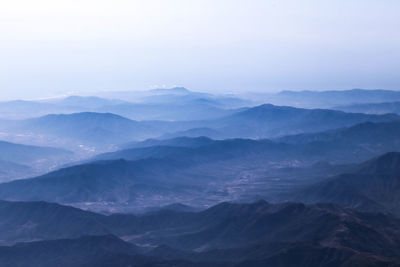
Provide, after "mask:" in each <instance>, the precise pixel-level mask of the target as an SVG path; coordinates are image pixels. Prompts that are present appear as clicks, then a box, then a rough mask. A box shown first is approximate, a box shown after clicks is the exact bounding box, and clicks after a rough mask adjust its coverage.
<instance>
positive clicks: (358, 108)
mask: <svg viewBox="0 0 400 267" xmlns="http://www.w3.org/2000/svg"><path fill="white" fill-rule="evenodd" d="M334 108H335V109H337V110H342V111H345V112H362V113H367V114H386V113H396V114H400V101H396V102H384V103H364V104H353V105H347V106H337V107H334Z"/></svg>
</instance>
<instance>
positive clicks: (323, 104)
mask: <svg viewBox="0 0 400 267" xmlns="http://www.w3.org/2000/svg"><path fill="white" fill-rule="evenodd" d="M267 99H268V101H269V102H270V103H274V104H276V105H289V106H295V107H303V108H332V107H335V106H343V105H351V104H361V103H382V102H391V101H399V100H400V92H399V91H391V90H365V89H352V90H335V91H330V90H327V91H282V92H279V93H277V94H275V95H272V96H267Z"/></svg>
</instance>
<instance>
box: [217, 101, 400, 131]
mask: <svg viewBox="0 0 400 267" xmlns="http://www.w3.org/2000/svg"><path fill="white" fill-rule="evenodd" d="M399 118H400V117H399V116H396V115H393V114H387V115H366V114H361V113H345V112H341V111H335V110H327V109H300V108H293V107H287V106H274V105H270V104H265V105H261V106H257V107H254V108H250V109H248V110H245V111H242V112H239V113H236V114H234V115H232V116H229V117H226V118H223V119H221V120H219V121H218V123H217V125H219V126H218V127H216V129H217V130H219V132H222V133H224V135H225V137H241V138H270V137H276V136H283V135H289V134H298V133H306V132H320V131H325V130H330V129H336V128H341V127H348V126H352V125H354V124H358V123H362V122H367V121H370V122H388V121H394V120H397V121H398V120H399Z"/></svg>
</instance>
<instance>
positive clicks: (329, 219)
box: [0, 201, 400, 267]
mask: <svg viewBox="0 0 400 267" xmlns="http://www.w3.org/2000/svg"><path fill="white" fill-rule="evenodd" d="M4 205H6V206H10V207H9V209H11V206H14V209H15V208H17V209H18V210H19V212H20V213H21V214H20V215H19V216H15V213H11V217H10V218H7V216H5V217H0V218H2V220H5V219H6V220H8V222H9V224H4V223H2V224H0V232H2V233H4V232H6V233H10V232H9V231H8V232H7V227H9V226H8V225H13V227H16V228H17V227H21V226H23V229H25V231H28V230H29V229H30V230H31V236H28V238H31V239H34V238H38V237H39V236H38V233H40V232H38V231H37V229H41V230H42V231H44V232H46V233H47V234H51V235H50V236H48V238H49V239H52V240H50V241H39V242H33V243H19V244H16V245H13V246H8V247H5V246H3V247H0V263H2V266H15V264H16V263H18V264H21V265H20V266H47V265H46V264H51V263H53V264H54V263H57V264H59V265H60V266H71V265H72V266H76V265H77V266H81V264H82V265H83V263H86V265H83V266H103V265H102V264H106V263H107V265H104V266H129V265H130V264H133V266H142V265H141V264H143V266H153V265H154V264H156V263H157V264H161V263H162V264H163V265H162V264H161V266H170V265H171V266H249V265H250V266H254V265H255V266H284V267H286V266H294V264H295V266H354V265H355V266H398V264H399V258H400V249H399V248H400V232H399V229H400V227H399V226H400V221H399V220H398V219H396V218H393V217H390V216H385V215H382V214H369V213H362V212H358V211H355V210H352V209H350V208H343V207H340V206H336V205H333V204H316V205H304V204H299V203H282V204H270V203H267V202H265V201H258V202H254V203H250V204H239V203H236V204H233V203H221V204H219V205H216V206H214V207H211V208H209V209H207V210H205V211H201V212H178V211H168V210H162V211H158V212H152V213H148V214H144V215H128V214H116V215H109V216H105V215H100V214H94V213H90V212H86V211H80V210H77V209H74V208H70V207H63V206H60V205H57V204H50V203H43V202H33V203H13V202H8V203H0V207H2V206H4ZM28 205H29V206H28ZM32 209H33V210H32ZM54 209H56V210H59V212H54ZM7 211H8V210H4V211H3V208H1V209H0V212H2V213H5V212H7ZM63 212H65V213H66V215H63ZM22 214H25V216H21V215H22ZM68 215H72V216H68ZM57 216H65V218H68V222H71V224H72V225H75V224H77V225H79V223H81V224H82V225H83V227H82V228H75V230H76V231H78V232H79V233H80V234H81V236H82V237H75V238H74V239H71V237H68V239H65V238H64V239H63V238H59V237H58V236H59V233H60V232H61V230H60V229H63V228H64V227H67V230H68V231H71V230H72V229H74V228H73V227H69V226H68V223H67V222H66V223H63V222H62V220H61V219H62V218H59V219H57ZM41 217H42V218H41ZM46 217H48V218H49V221H50V222H47V221H46ZM21 218H24V220H21ZM79 218H82V219H81V221H80V220H79ZM90 219H91V220H92V221H90ZM54 221H58V222H61V223H62V224H57V223H55V224H51V222H54ZM26 222H29V223H26ZM28 224H29V225H28ZM92 224H93V225H94V226H95V227H96V226H97V225H102V226H104V227H105V228H106V229H107V231H108V232H109V233H108V234H96V235H97V236H87V235H86V234H85V231H92V232H93V231H94V230H93V229H91V227H90V226H91V225H92ZM49 225H51V227H50V229H47V228H48V227H49ZM46 226H47V227H46ZM5 227H6V230H5V231H4V228H5ZM71 233H72V235H74V234H73V232H71ZM42 236H43V234H42ZM118 237H119V238H121V239H123V240H124V241H125V242H123V241H122V240H121V239H119V238H118ZM126 242H130V243H134V244H136V246H134V245H132V244H129V243H126ZM143 245H145V246H144V247H143ZM138 254H139V255H138ZM21 255H23V256H21ZM60 255H62V257H60ZM57 256H58V257H57ZM27 262H28V263H30V264H31V265H28V264H27ZM93 262H97V263H98V264H93ZM149 262H150V263H151V264H150V263H149ZM33 263H34V264H33ZM144 263H146V264H147V265H144ZM172 263H175V264H172ZM178 263H179V264H178ZM7 264H8V265H7ZM32 264H33V265H32ZM63 264H64V265H63ZM152 264H153V265H152ZM180 264H183V265H180ZM185 264H186V265H185ZM384 264H385V265H384ZM50 266H51V265H50ZM156 266H158V265H156Z"/></svg>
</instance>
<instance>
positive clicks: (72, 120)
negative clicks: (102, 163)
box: [9, 112, 152, 149]
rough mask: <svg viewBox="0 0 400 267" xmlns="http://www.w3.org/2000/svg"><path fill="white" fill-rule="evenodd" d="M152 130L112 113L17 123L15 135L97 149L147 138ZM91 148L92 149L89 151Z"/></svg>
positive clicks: (47, 116) (62, 144) (64, 115)
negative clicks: (23, 134)
mask: <svg viewBox="0 0 400 267" xmlns="http://www.w3.org/2000/svg"><path fill="white" fill-rule="evenodd" d="M151 130H152V128H151V127H150V126H147V125H143V124H141V123H139V122H136V121H132V120H129V119H127V118H124V117H121V116H118V115H115V114H110V113H92V112H84V113H74V114H58V115H55V114H53V115H46V116H43V117H40V118H34V119H27V120H23V121H17V122H14V126H12V127H11V129H9V131H10V132H14V133H29V135H31V136H32V135H33V136H36V137H37V138H41V139H43V136H45V140H44V141H46V143H51V144H58V145H59V146H67V147H68V146H71V147H75V149H76V147H79V146H88V147H90V146H94V147H102V148H103V149H104V148H106V147H109V146H112V145H114V144H118V143H122V142H127V141H131V140H134V139H141V138H145V137H146V136H148V135H150V133H151ZM88 149H89V148H88Z"/></svg>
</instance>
